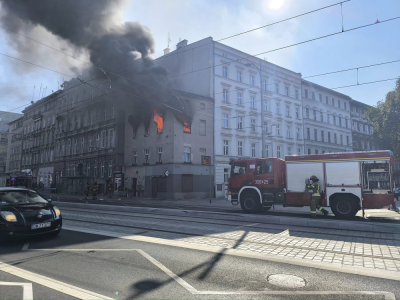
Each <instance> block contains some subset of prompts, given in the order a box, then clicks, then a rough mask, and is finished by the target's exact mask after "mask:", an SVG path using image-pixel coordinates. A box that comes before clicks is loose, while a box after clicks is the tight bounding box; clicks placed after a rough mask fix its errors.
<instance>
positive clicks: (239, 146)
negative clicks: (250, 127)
mask: <svg viewBox="0 0 400 300" xmlns="http://www.w3.org/2000/svg"><path fill="white" fill-rule="evenodd" d="M237 153H238V156H243V142H238V149H237Z"/></svg>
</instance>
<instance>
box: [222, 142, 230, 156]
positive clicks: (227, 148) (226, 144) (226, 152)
mask: <svg viewBox="0 0 400 300" xmlns="http://www.w3.org/2000/svg"><path fill="white" fill-rule="evenodd" d="M223 150H224V151H223V152H224V155H229V141H228V140H224V149H223Z"/></svg>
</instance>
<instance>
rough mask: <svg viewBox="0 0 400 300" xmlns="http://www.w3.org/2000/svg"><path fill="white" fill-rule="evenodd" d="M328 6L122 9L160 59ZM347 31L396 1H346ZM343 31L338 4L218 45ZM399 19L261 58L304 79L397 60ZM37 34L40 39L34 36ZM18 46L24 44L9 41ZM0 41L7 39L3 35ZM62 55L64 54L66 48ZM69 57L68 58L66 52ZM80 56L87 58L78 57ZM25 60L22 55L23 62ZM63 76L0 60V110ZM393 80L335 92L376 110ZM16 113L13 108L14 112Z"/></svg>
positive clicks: (345, 78) (250, 49) (395, 69)
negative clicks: (150, 39) (145, 32)
mask: <svg viewBox="0 0 400 300" xmlns="http://www.w3.org/2000/svg"><path fill="white" fill-rule="evenodd" d="M337 2H338V1H333V0H264V1H260V0H245V1H243V0H242V1H239V0H221V1H215V0H214V1H212V0H202V1H194V0H146V1H144V0H140V1H139V0H133V1H129V2H128V5H126V6H125V7H124V8H123V10H122V11H121V14H122V17H121V21H138V22H140V23H142V24H143V25H145V26H147V27H148V28H149V29H150V30H151V32H152V34H153V36H154V39H155V41H156V51H155V53H154V55H153V56H154V58H156V57H158V56H160V55H162V52H163V49H164V48H166V46H167V37H168V33H170V36H171V40H172V42H171V44H170V48H171V49H175V45H176V44H177V43H178V41H179V39H187V40H188V41H189V43H191V42H195V41H197V40H200V39H203V38H206V37H209V36H211V37H213V38H214V39H216V40H217V39H220V38H224V37H226V36H229V35H232V34H235V33H238V32H241V31H245V30H249V29H252V28H255V27H258V26H262V25H266V24H269V23H273V22H276V21H279V20H282V19H285V18H288V17H291V16H294V15H297V14H301V13H304V12H307V11H310V10H314V9H318V8H320V7H323V6H327V5H330V4H334V3H337ZM342 7H343V17H344V29H345V30H347V29H350V28H354V27H357V26H361V25H366V24H370V23H374V22H375V21H376V20H377V18H378V19H379V20H381V21H382V20H385V19H389V18H393V17H397V16H400V1H399V0H351V1H350V2H346V3H343V6H342ZM341 30H342V19H341V12H340V5H338V6H334V7H332V8H328V9H325V10H322V11H318V12H315V13H313V14H309V15H306V16H302V17H299V18H296V19H294V20H290V21H287V22H284V23H281V24H278V25H273V26H270V27H267V28H264V29H261V30H257V31H254V32H252V33H248V34H245V35H242V36H240V37H236V38H232V39H229V40H225V41H223V43H225V44H227V45H229V46H232V47H235V48H237V49H239V50H241V51H244V52H246V53H249V54H256V53H260V52H264V51H268V50H272V49H276V48H279V47H282V46H286V45H290V44H293V43H297V42H301V41H304V40H308V39H312V38H316V37H319V36H323V35H326V34H330V33H334V32H338V31H341ZM399 32H400V19H398V20H394V21H391V22H387V23H382V24H379V25H375V26H370V27H366V28H362V29H359V30H354V31H350V32H345V33H342V34H338V35H336V36H333V37H328V38H325V39H321V40H317V41H313V42H310V43H307V44H303V45H299V46H295V47H292V48H288V49H284V50H280V51H276V52H272V53H268V54H265V55H261V56H260V57H261V58H264V57H265V58H266V59H267V60H268V61H270V62H272V63H275V64H277V65H280V66H282V67H285V68H288V69H290V70H293V71H295V72H300V73H302V75H303V76H308V75H314V74H319V73H326V72H330V71H336V70H341V69H348V68H353V67H360V66H365V65H370V64H375V63H381V62H386V61H392V60H399V59H400V51H399V49H400V39H399V38H398V36H399ZM38 36H39V37H38ZM35 37H36V38H41V39H40V40H41V41H42V42H44V43H52V44H57V45H58V46H60V47H65V48H68V44H66V43H63V42H62V41H59V40H58V39H57V38H56V37H54V36H50V35H49V34H48V33H46V32H45V31H44V30H43V29H41V28H37V29H35ZM12 38H14V39H15V40H18V41H19V42H26V41H23V38H21V37H20V38H18V37H12ZM0 39H1V40H2V41H4V40H5V39H7V40H8V41H10V39H9V38H7V36H6V35H5V34H4V32H2V31H1V29H0ZM66 51H67V50H66ZM0 52H1V53H5V54H9V55H17V52H16V51H15V46H14V45H13V44H6V43H1V46H0ZM69 53H71V52H69ZM82 57H83V58H84V57H85V54H84V53H83V54H82ZM21 58H22V57H21ZM25 59H26V60H28V61H31V62H35V63H38V64H40V65H44V66H46V67H48V68H52V69H54V70H58V71H60V72H64V73H67V74H72V72H71V71H70V69H69V68H70V66H76V67H80V66H82V64H81V63H79V62H77V61H74V60H72V59H68V60H67V61H65V59H66V57H63V55H62V54H59V53H56V52H55V51H53V50H51V49H48V48H45V47H42V46H39V45H37V47H36V49H35V53H32V55H29V57H25ZM398 76H400V62H398V63H393V64H389V65H383V66H379V67H372V68H366V69H361V70H360V71H359V82H360V83H362V82H368V81H375V80H381V79H387V78H394V77H398ZM63 77H64V78H65V79H67V78H68V77H67V76H63V75H58V74H56V73H53V72H50V71H47V70H42V69H38V68H36V67H33V66H29V65H26V64H24V63H21V62H16V61H13V60H10V59H8V58H5V57H0V78H1V80H0V89H1V90H2V91H3V93H2V94H3V95H2V96H1V101H0V110H11V109H13V108H15V107H17V106H20V105H23V104H27V103H29V102H30V100H31V99H32V91H33V87H34V86H36V88H35V91H36V93H35V95H34V99H35V100H37V98H38V97H39V94H38V90H39V88H40V85H41V84H42V86H47V93H49V92H51V90H55V89H57V84H58V82H60V83H61V81H62V80H63ZM309 80H310V81H313V82H316V83H318V84H321V85H324V86H326V87H329V88H333V87H338V86H344V85H351V84H356V83H357V77H356V71H349V72H345V73H338V74H334V75H329V76H322V77H315V78H310V79H309ZM394 83H395V82H394V81H387V82H381V83H375V84H370V85H362V86H356V87H351V88H344V89H339V90H338V91H339V92H342V93H344V94H347V95H349V96H350V97H352V98H353V99H356V100H358V101H362V102H365V103H367V104H370V105H375V104H376V103H377V101H379V100H382V99H384V97H385V94H386V93H387V92H388V91H390V90H392V89H393V88H394ZM19 111H21V109H17V110H14V112H19Z"/></svg>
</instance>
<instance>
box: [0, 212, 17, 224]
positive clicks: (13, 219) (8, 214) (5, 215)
mask: <svg viewBox="0 0 400 300" xmlns="http://www.w3.org/2000/svg"><path fill="white" fill-rule="evenodd" d="M0 214H1V216H2V217H3V219H4V220H6V221H8V222H17V217H16V216H15V215H14V214H13V213H12V212H10V211H2V212H1V213H0Z"/></svg>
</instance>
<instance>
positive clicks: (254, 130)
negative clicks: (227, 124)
mask: <svg viewBox="0 0 400 300" xmlns="http://www.w3.org/2000/svg"><path fill="white" fill-rule="evenodd" d="M250 128H251V132H256V119H251V120H250Z"/></svg>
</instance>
